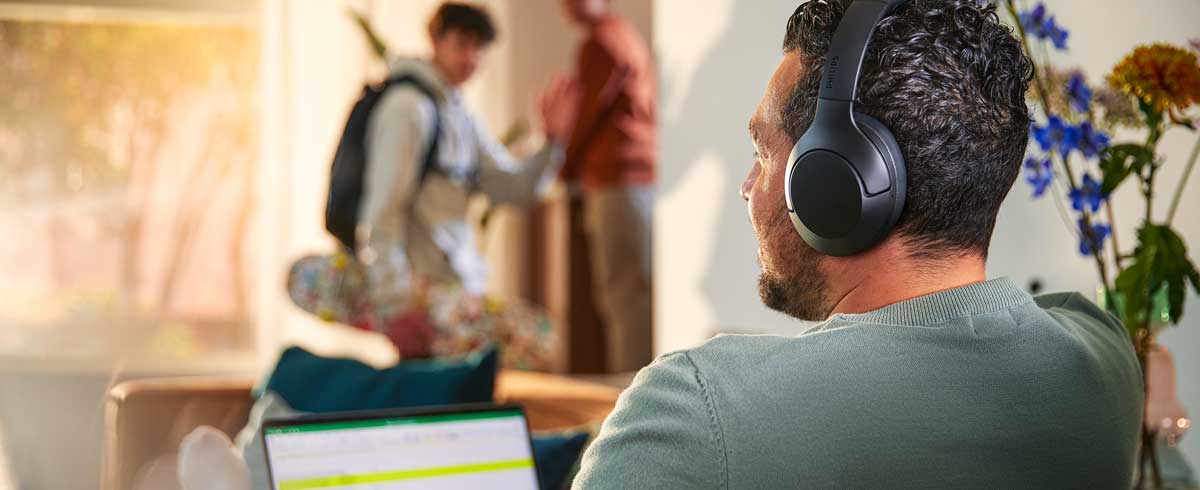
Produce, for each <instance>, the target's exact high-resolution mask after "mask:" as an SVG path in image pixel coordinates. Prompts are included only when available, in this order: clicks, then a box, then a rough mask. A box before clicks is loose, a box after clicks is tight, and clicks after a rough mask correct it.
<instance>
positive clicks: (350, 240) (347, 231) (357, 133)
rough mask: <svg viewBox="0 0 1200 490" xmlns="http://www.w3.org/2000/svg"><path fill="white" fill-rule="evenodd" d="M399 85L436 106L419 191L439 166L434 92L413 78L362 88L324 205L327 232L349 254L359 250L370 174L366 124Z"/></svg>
mask: <svg viewBox="0 0 1200 490" xmlns="http://www.w3.org/2000/svg"><path fill="white" fill-rule="evenodd" d="M397 85H409V86H412V87H413V88H416V89H417V90H419V91H420V92H421V93H422V94H424V95H425V96H426V97H428V98H429V99H430V100H432V101H433V102H434V108H435V110H434V112H433V127H432V128H431V133H432V135H433V136H432V139H431V141H430V143H429V150H428V151H427V152H426V153H425V158H424V160H422V162H421V169H420V172H419V173H418V174H417V187H418V188H420V185H421V183H422V182H423V181H424V180H425V176H426V174H428V173H429V171H430V170H431V169H433V168H434V167H435V166H436V162H437V155H438V137H439V132H440V129H441V120H440V119H441V118H440V116H439V114H438V111H437V109H436V108H437V97H436V96H435V95H434V93H433V89H431V88H430V87H429V86H428V85H426V84H425V83H424V82H422V81H421V80H418V79H417V78H415V77H413V76H412V75H400V76H396V77H392V78H389V79H387V80H385V81H384V82H383V83H380V84H374V85H365V86H363V92H362V95H361V96H359V98H358V101H357V102H355V103H354V107H353V108H352V109H351V110H350V117H349V118H347V120H346V128H345V129H344V130H342V139H341V140H340V141H339V142H338V147H337V152H336V153H335V154H334V157H333V165H332V167H331V168H330V171H329V198H328V200H327V201H326V202H325V229H326V230H328V231H329V233H330V234H332V235H333V236H334V237H335V238H337V239H338V241H339V242H341V243H342V245H344V246H345V247H347V248H349V249H350V250H357V248H356V247H355V230H356V229H357V228H358V208H359V203H360V202H361V201H362V193H363V180H364V179H365V177H366V170H367V148H366V138H367V123H368V121H369V120H370V118H371V112H372V111H373V110H374V109H375V105H376V104H378V103H379V101H380V100H381V99H382V98H383V94H384V93H385V92H387V90H388V89H389V88H392V87H394V86H397Z"/></svg>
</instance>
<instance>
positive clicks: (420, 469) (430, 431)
mask: <svg viewBox="0 0 1200 490" xmlns="http://www.w3.org/2000/svg"><path fill="white" fill-rule="evenodd" d="M262 436H263V446H264V450H265V451H266V457H267V468H268V472H269V476H270V479H271V488H273V489H275V490H308V489H324V488H338V489H356V488H363V489H366V488H370V489H379V490H401V489H417V488H420V489H433V490H441V489H460V488H479V489H493V488H494V489H512V490H536V489H537V488H538V481H537V472H536V471H535V469H534V464H533V447H532V444H531V442H530V437H529V425H528V423H527V422H526V420H525V412H524V411H523V410H522V409H521V407H520V406H518V405H492V404H479V405H454V406H442V407H433V408H424V409H409V410H372V411H365V412H347V413H335V414H321V415H305V416H299V417H287V418H277V419H267V420H266V421H264V422H263V427H262Z"/></svg>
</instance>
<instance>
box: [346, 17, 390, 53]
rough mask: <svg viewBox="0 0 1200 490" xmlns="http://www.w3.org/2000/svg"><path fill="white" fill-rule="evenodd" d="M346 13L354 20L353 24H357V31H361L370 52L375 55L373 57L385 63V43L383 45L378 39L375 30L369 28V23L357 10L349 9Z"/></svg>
mask: <svg viewBox="0 0 1200 490" xmlns="http://www.w3.org/2000/svg"><path fill="white" fill-rule="evenodd" d="M348 13H349V15H350V17H353V18H354V22H355V23H356V24H358V27H359V29H362V32H363V35H364V36H366V38H367V42H368V43H370V44H371V52H372V53H375V56H378V57H379V58H380V59H382V60H384V61H387V53H388V48H387V43H384V42H383V39H380V37H379V35H378V34H376V33H375V29H374V28H372V27H371V21H369V20H367V18H366V17H364V16H363V14H362V13H360V12H359V11H357V10H354V9H349V12H348Z"/></svg>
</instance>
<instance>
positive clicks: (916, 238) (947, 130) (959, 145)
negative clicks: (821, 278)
mask: <svg viewBox="0 0 1200 490" xmlns="http://www.w3.org/2000/svg"><path fill="white" fill-rule="evenodd" d="M849 3H850V2H849V1H848V0H813V1H810V2H807V3H805V4H803V5H801V6H800V7H799V8H797V9H796V12H795V13H793V14H792V16H791V18H790V19H788V24H787V35H786V36H785V37H784V40H783V51H784V53H793V52H794V53H799V54H800V55H801V57H802V59H803V63H804V64H805V65H806V68H807V69H806V71H805V72H804V73H805V74H804V76H803V78H801V79H800V80H799V81H798V82H797V85H796V88H795V90H793V92H792V94H791V95H790V96H789V99H788V101H787V103H786V106H785V110H784V111H783V121H782V127H783V128H784V130H785V131H786V132H787V133H788V135H789V136H791V137H792V138H793V141H794V140H796V139H799V137H800V135H802V134H803V133H804V131H805V130H806V129H808V126H809V125H810V124H811V123H812V120H813V114H814V111H815V108H816V99H817V92H818V89H819V87H820V76H821V67H822V64H823V63H824V58H825V53H826V51H828V50H829V43H830V38H831V37H832V36H833V31H834V28H835V27H836V26H837V24H838V22H839V21H840V20H841V17H842V14H843V12H844V11H845V9H846V7H847V5H849ZM863 64H864V66H863V71H862V73H863V76H862V80H860V82H859V89H858V96H857V100H856V105H855V110H857V111H859V112H862V113H865V114H868V115H871V116H873V117H875V118H876V119H879V120H880V121H882V122H883V123H884V124H886V125H887V126H888V128H890V129H891V131H892V134H893V135H895V137H896V141H897V142H898V143H899V144H900V149H901V152H902V153H903V154H904V159H905V162H906V164H907V167H908V195H907V200H906V203H905V206H904V212H903V214H901V216H900V220H899V222H898V223H897V224H896V231H897V233H899V234H901V235H902V236H904V237H905V238H906V239H907V240H908V242H909V244H910V246H911V247H910V248H911V253H912V255H913V256H914V257H927V258H941V257H948V256H961V255H973V254H978V255H980V256H982V257H986V256H987V250H988V243H989V242H990V240H991V236H992V228H993V227H994V226H995V223H996V214H997V213H998V212H999V210H1000V204H1001V203H1002V202H1003V201H1004V198H1005V196H1007V195H1008V191H1009V189H1011V188H1012V185H1013V182H1014V181H1015V180H1016V178H1017V175H1018V173H1019V172H1020V168H1021V158H1022V156H1023V155H1024V153H1025V148H1026V144H1027V141H1028V131H1029V122H1030V119H1029V108H1028V106H1027V105H1026V103H1025V93H1026V89H1027V88H1028V86H1029V81H1030V80H1031V79H1032V77H1033V65H1032V63H1030V61H1029V59H1028V58H1027V57H1026V56H1025V54H1024V52H1023V51H1022V49H1021V44H1020V42H1018V41H1017V39H1016V38H1015V37H1014V36H1013V32H1012V29H1011V28H1009V27H1007V26H1005V25H1004V24H1001V23H1000V19H999V17H998V16H997V15H996V9H995V6H993V5H981V4H980V2H979V1H978V0H911V1H910V2H908V3H907V4H905V5H903V6H901V7H900V8H899V9H897V10H896V12H894V13H893V15H891V16H889V17H887V18H886V19H884V20H883V21H882V22H881V23H880V24H879V25H878V26H877V27H876V29H875V34H874V37H873V38H872V40H871V44H870V45H869V46H868V49H867V56H866V59H865V60H864V63H863Z"/></svg>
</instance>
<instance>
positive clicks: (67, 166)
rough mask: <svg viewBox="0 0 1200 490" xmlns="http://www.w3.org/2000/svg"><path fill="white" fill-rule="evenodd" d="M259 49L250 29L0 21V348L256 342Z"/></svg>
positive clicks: (183, 352) (193, 347)
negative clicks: (253, 325) (254, 274)
mask: <svg viewBox="0 0 1200 490" xmlns="http://www.w3.org/2000/svg"><path fill="white" fill-rule="evenodd" d="M176 16H177V17H179V15H178V14H177V15H176ZM184 18H185V19H186V17H184ZM260 52H261V49H260V40H259V36H258V32H257V25H256V24H247V23H239V22H232V21H229V22H220V21H217V22H210V21H204V22H195V21H192V20H189V21H188V22H183V21H181V20H179V19H175V20H172V17H170V16H169V15H168V16H166V17H153V16H151V17H142V16H134V17H131V18H128V19H123V18H119V17H118V18H113V16H103V17H101V18H97V19H88V18H83V19H80V18H77V16H68V15H64V16H63V18H62V19H55V18H53V16H51V18H46V16H40V17H36V18H21V17H20V16H15V17H14V16H9V17H7V18H2V17H0V94H3V96H0V271H2V272H0V298H4V299H3V300H0V305H3V306H2V307H0V356H8V357H13V356H16V357H71V358H87V359H131V358H132V359H147V358H151V359H153V358H161V359H167V358H170V359H180V358H187V357H192V356H200V355H211V354H223V353H228V354H236V353H241V352H245V351H249V350H251V349H252V348H253V341H254V337H255V336H254V332H253V330H252V329H251V328H250V326H251V323H252V319H253V317H254V315H253V311H252V307H253V301H251V299H250V298H251V297H252V295H251V293H250V292H251V288H252V285H253V281H252V280H251V278H250V277H248V276H249V275H250V274H249V272H250V271H253V270H255V268H254V265H255V261H256V260H257V259H256V255H255V253H254V250H255V247H254V243H253V241H254V239H255V237H256V235H257V234H256V233H255V230H254V227H255V223H256V220H255V219H254V210H255V207H256V204H257V203H256V195H255V189H256V184H255V178H256V175H257V172H256V169H257V165H259V155H258V152H259V151H258V150H259V148H260V144H259V135H258V129H259V115H258V114H259V110H258V105H257V104H258V100H257V94H258V91H257V90H258V76H259V75H258V67H259V56H260Z"/></svg>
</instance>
